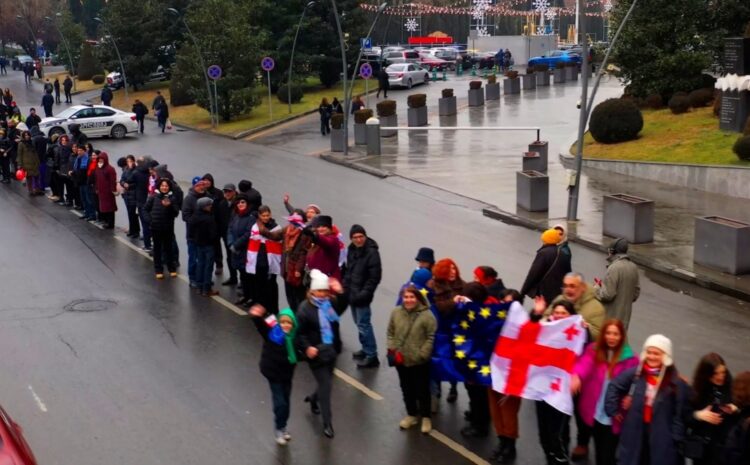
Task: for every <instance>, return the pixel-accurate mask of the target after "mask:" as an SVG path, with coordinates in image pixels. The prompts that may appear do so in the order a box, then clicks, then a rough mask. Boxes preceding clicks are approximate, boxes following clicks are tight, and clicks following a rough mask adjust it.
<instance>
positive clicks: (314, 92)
mask: <svg viewBox="0 0 750 465" xmlns="http://www.w3.org/2000/svg"><path fill="white" fill-rule="evenodd" d="M303 87H304V96H303V97H302V101H301V102H299V103H295V104H292V113H291V115H290V114H289V109H288V106H287V104H286V103H282V102H281V101H280V100H279V99H278V98H277V97H276V95H272V96H271V107H272V109H273V118H271V116H270V115H269V111H268V88H267V87H259V88H258V94H259V95H260V96H261V103H260V105H258V106H257V107H254V108H253V109H252V111H251V112H250V114H248V115H244V116H240V117H238V118H236V119H233V120H232V121H228V122H225V121H219V127H218V128H217V129H216V132H219V133H221V134H228V135H237V134H239V133H241V132H243V131H247V130H249V129H254V128H258V127H261V126H265V125H267V124H269V123H272V122H274V121H279V120H283V119H287V118H289V117H291V116H298V115H301V114H304V113H306V112H308V111H311V110H315V109H317V108H318V105H320V100H321V99H322V98H323V97H328V100H329V101H330V100H331V99H332V98H333V97H338V98H339V100H341V99H342V96H343V91H342V85H341V83H339V84H338V85H335V86H334V87H332V88H330V89H326V88H324V87H323V86H322V85H321V84H320V82H319V81H318V80H317V79H316V78H308V79H307V80H306V81H305V83H304V85H303ZM375 89H377V83H376V82H374V81H373V82H370V84H369V90H375ZM157 90H160V91H161V93H162V95H164V97H166V99H167V102H169V97H170V96H169V85H168V83H166V82H160V83H151V84H147V85H146V86H145V87H144V88H142V89H141V90H139V91H138V92H129V95H128V97H129V98H128V99H127V101H126V100H125V93H124V92H123V91H122V90H118V91H117V92H115V97H114V100H113V101H112V105H113V106H114V107H117V108H120V109H122V110H125V111H130V109H131V107H132V105H133V101H134V100H135V99H136V98H138V99H140V100H141V101H142V102H143V103H145V104H146V105H147V106H148V107H149V109H150V108H151V102H152V101H153V99H154V97H155V96H156V91H157ZM364 91H365V84H364V81H362V80H361V79H358V80H357V81H356V83H355V86H354V92H353V94H352V95H357V94H363V93H364ZM149 111H150V110H149ZM149 115H150V116H154V115H153V112H151V113H149ZM169 117H170V120H171V121H172V122H173V123H174V124H179V125H183V126H189V127H193V128H199V129H210V128H211V120H210V119H209V116H208V112H207V111H206V110H204V109H203V108H200V107H199V106H197V105H186V106H181V107H174V106H170V107H169Z"/></svg>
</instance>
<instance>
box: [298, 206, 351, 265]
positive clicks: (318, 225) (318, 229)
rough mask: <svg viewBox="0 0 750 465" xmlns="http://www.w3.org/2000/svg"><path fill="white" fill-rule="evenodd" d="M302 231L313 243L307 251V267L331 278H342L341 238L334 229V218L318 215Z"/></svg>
mask: <svg viewBox="0 0 750 465" xmlns="http://www.w3.org/2000/svg"><path fill="white" fill-rule="evenodd" d="M302 233H303V234H305V235H307V236H308V237H310V239H311V240H312V244H313V245H312V247H311V248H310V250H309V251H308V253H307V269H308V270H319V271H322V272H323V273H324V274H326V275H327V276H330V277H331V278H336V279H337V280H340V279H341V268H339V239H338V237H337V236H336V233H334V231H333V218H331V217H330V216H328V215H318V216H316V217H315V218H313V221H312V222H311V224H309V225H308V226H306V227H305V229H303V230H302Z"/></svg>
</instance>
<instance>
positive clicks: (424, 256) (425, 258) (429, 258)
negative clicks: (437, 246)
mask: <svg viewBox="0 0 750 465" xmlns="http://www.w3.org/2000/svg"><path fill="white" fill-rule="evenodd" d="M414 260H416V261H418V262H427V263H435V251H434V250H432V249H431V248H429V247H421V248H420V249H419V251H418V252H417V256H416V257H415V258H414Z"/></svg>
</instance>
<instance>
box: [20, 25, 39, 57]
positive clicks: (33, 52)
mask: <svg viewBox="0 0 750 465" xmlns="http://www.w3.org/2000/svg"><path fill="white" fill-rule="evenodd" d="M16 19H17V20H19V21H22V22H23V23H24V24H25V25H26V27H27V28H29V32H30V33H31V38H32V39H33V40H34V47H33V48H32V54H33V55H34V56H36V47H37V42H36V34H34V29H33V28H32V27H31V23H30V22H29V20H28V19H27V18H25V17H23V16H21V15H16Z"/></svg>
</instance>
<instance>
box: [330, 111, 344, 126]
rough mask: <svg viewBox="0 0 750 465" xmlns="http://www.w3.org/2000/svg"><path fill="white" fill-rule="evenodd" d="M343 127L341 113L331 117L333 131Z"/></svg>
mask: <svg viewBox="0 0 750 465" xmlns="http://www.w3.org/2000/svg"><path fill="white" fill-rule="evenodd" d="M343 126H344V115H343V114H341V113H334V114H333V115H331V127H332V128H333V129H341V128H342V127H343Z"/></svg>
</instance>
